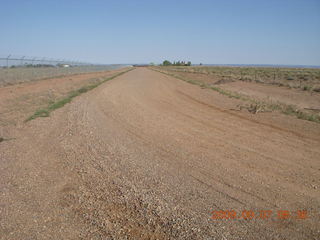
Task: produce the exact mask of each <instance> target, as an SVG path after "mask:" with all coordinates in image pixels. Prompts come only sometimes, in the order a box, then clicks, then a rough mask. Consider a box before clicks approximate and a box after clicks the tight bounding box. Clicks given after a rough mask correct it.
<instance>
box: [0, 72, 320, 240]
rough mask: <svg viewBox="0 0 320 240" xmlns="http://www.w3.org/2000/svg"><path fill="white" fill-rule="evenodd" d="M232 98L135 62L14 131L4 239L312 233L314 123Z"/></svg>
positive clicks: (8, 151)
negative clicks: (248, 214)
mask: <svg viewBox="0 0 320 240" xmlns="http://www.w3.org/2000/svg"><path fill="white" fill-rule="evenodd" d="M238 101H239V100H237V99H231V98H228V97H226V96H223V95H221V94H219V93H217V92H214V91H212V90H210V89H201V88H200V87H198V86H195V85H191V84H188V83H186V82H183V81H180V80H178V79H176V78H173V77H170V76H167V75H164V74H161V73H157V72H154V71H151V70H148V69H146V68H139V69H135V70H133V71H131V72H128V73H126V74H124V75H122V76H120V77H118V78H116V79H114V80H112V81H110V82H107V83H105V84H103V85H101V86H99V87H98V88H96V89H94V90H92V91H90V92H88V93H86V94H83V95H81V96H80V97H77V98H75V100H74V101H73V102H72V103H70V104H67V105H66V106H65V107H63V108H61V109H59V110H57V111H55V112H54V113H53V114H52V115H51V117H50V118H38V119H36V120H34V121H31V122H29V123H27V124H21V125H19V126H18V127H16V128H10V131H9V130H8V132H7V133H8V134H9V135H10V136H8V137H12V138H13V139H12V140H10V141H4V142H2V143H0V154H1V155H0V158H1V164H0V167H1V168H0V171H1V175H0V176H1V181H0V182H1V189H2V193H1V200H0V201H1V202H0V211H1V220H0V224H1V225H0V227H1V228H0V236H1V238H3V239H79V238H80V239H317V238H318V236H319V227H320V225H319V222H320V221H319V220H320V217H319V213H318V210H319V208H320V196H319V187H320V181H319V179H320V177H319V176H320V165H319V161H318V159H319V154H320V151H319V144H320V137H319V136H320V125H319V124H317V123H313V122H308V121H303V120H299V119H296V118H294V117H289V116H285V115H282V114H279V113H274V112H273V113H263V114H255V115H254V114H249V113H247V112H235V111H233V110H231V109H232V108H234V106H236V105H237V104H238V103H239V102H238ZM214 210H232V211H235V212H236V213H237V214H238V215H237V217H239V218H236V219H233V220H225V219H224V220H221V219H220V220H219V219H216V220H213V219H211V218H212V211H214ZM262 210H267V211H271V216H270V218H269V219H261V218H259V213H260V212H261V211H262ZM283 210H284V211H289V213H290V216H288V215H281V216H287V218H285V219H280V218H279V216H278V213H279V211H283ZM302 210H303V211H306V213H307V217H306V219H299V218H298V217H299V216H300V215H297V211H302ZM243 211H253V212H254V213H255V216H254V217H253V219H250V220H249V219H247V220H245V219H243V218H241V216H242V212H243Z"/></svg>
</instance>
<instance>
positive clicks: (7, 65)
mask: <svg viewBox="0 0 320 240" xmlns="http://www.w3.org/2000/svg"><path fill="white" fill-rule="evenodd" d="M10 57H11V54H10V55H9V56H8V57H7V68H9V58H10Z"/></svg>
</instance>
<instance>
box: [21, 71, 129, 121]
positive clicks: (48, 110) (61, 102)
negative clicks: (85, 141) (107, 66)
mask: <svg viewBox="0 0 320 240" xmlns="http://www.w3.org/2000/svg"><path fill="white" fill-rule="evenodd" d="M131 70H132V69H129V70H127V71H123V72H120V73H118V74H116V75H114V76H112V77H109V78H106V79H104V80H102V81H100V82H98V83H94V84H90V85H87V86H84V87H81V88H79V89H77V90H75V91H72V92H70V93H69V94H68V95H67V96H66V97H64V98H62V99H60V100H58V101H56V102H53V103H51V104H49V105H48V106H47V107H45V108H42V109H39V110H37V111H36V112H35V113H34V114H32V115H31V116H30V117H28V118H27V119H26V120H25V122H28V121H30V120H33V119H36V118H38V117H49V116H50V113H51V112H53V111H54V110H56V109H58V108H61V107H63V106H64V105H66V104H67V103H70V102H71V101H72V99H73V98H75V97H77V96H79V95H81V94H83V93H86V92H88V91H90V90H92V89H94V88H96V87H98V86H99V85H101V84H102V83H105V82H107V81H110V80H112V79H114V78H116V77H118V76H120V75H122V74H124V73H127V72H129V71H131Z"/></svg>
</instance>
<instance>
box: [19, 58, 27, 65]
mask: <svg viewBox="0 0 320 240" xmlns="http://www.w3.org/2000/svg"><path fill="white" fill-rule="evenodd" d="M25 57H26V56H23V57H22V58H21V62H20V64H21V65H22V66H23V59H24V58H25Z"/></svg>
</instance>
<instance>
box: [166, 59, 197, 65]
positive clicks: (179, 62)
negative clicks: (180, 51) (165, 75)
mask: <svg viewBox="0 0 320 240" xmlns="http://www.w3.org/2000/svg"><path fill="white" fill-rule="evenodd" d="M161 65H162V66H191V62H190V61H188V62H185V61H177V62H176V61H174V62H173V63H172V62H170V61H168V60H164V61H163V63H162V64H161Z"/></svg>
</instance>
